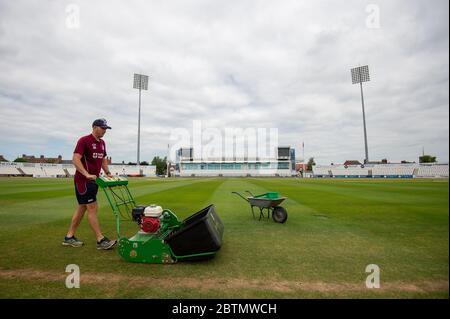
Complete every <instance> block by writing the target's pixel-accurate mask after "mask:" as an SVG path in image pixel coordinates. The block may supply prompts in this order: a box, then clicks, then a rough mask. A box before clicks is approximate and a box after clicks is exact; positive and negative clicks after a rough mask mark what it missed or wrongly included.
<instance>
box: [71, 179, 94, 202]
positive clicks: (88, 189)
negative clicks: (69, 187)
mask: <svg viewBox="0 0 450 319" xmlns="http://www.w3.org/2000/svg"><path fill="white" fill-rule="evenodd" d="M97 192H98V185H97V184H96V183H95V182H94V181H92V182H78V183H75V194H76V195H77V201H78V204H80V205H84V204H92V203H95V202H96V201H97Z"/></svg>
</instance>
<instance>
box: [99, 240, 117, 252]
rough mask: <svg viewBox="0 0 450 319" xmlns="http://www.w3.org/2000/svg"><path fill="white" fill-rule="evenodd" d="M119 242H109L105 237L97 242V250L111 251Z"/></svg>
mask: <svg viewBox="0 0 450 319" xmlns="http://www.w3.org/2000/svg"><path fill="white" fill-rule="evenodd" d="M116 242H117V240H109V239H108V238H106V237H103V238H102V239H101V240H100V241H98V242H97V249H104V250H106V249H111V248H112V247H113V246H114V245H115V244H116Z"/></svg>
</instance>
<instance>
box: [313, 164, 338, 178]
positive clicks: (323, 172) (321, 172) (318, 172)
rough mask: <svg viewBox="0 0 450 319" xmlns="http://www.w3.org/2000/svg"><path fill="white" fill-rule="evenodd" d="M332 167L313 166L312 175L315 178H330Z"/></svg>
mask: <svg viewBox="0 0 450 319" xmlns="http://www.w3.org/2000/svg"><path fill="white" fill-rule="evenodd" d="M332 167H333V166H328V165H326V166H323V165H315V166H313V174H314V176H316V177H319V176H331V175H330V170H331V168H332Z"/></svg>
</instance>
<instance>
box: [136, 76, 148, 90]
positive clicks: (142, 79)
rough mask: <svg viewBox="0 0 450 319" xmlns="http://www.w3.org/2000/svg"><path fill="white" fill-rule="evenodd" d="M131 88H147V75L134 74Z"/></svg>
mask: <svg viewBox="0 0 450 319" xmlns="http://www.w3.org/2000/svg"><path fill="white" fill-rule="evenodd" d="M133 88H134V89H140V90H148V75H143V74H136V73H135V74H134V81H133Z"/></svg>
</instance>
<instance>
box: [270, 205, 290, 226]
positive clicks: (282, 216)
mask: <svg viewBox="0 0 450 319" xmlns="http://www.w3.org/2000/svg"><path fill="white" fill-rule="evenodd" d="M287 217H288V216H287V211H286V209H284V208H283V207H281V206H276V207H274V208H273V211H272V219H273V220H274V221H275V222H277V223H281V224H283V223H284V222H285V221H286V220H287Z"/></svg>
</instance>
